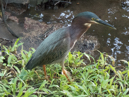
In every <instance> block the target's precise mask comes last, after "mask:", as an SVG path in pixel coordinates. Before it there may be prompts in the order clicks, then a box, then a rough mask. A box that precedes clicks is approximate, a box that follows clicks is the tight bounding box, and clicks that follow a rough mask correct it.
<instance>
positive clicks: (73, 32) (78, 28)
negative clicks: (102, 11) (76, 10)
mask: <svg viewBox="0 0 129 97" xmlns="http://www.w3.org/2000/svg"><path fill="white" fill-rule="evenodd" d="M90 26H91V25H90V24H87V25H82V24H78V25H71V26H70V27H69V31H70V37H71V39H73V40H77V39H79V38H80V37H81V36H82V35H83V34H84V33H85V32H86V31H87V30H88V29H89V28H90Z"/></svg>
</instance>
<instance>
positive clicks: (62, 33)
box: [26, 11, 116, 81]
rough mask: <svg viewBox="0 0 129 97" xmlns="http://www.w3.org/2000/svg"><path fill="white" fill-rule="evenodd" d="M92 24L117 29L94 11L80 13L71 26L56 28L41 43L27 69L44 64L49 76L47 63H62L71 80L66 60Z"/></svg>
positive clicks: (65, 73) (63, 69) (63, 70)
mask: <svg viewBox="0 0 129 97" xmlns="http://www.w3.org/2000/svg"><path fill="white" fill-rule="evenodd" d="M91 24H102V25H106V26H108V27H111V28H113V29H116V28H115V27H113V26H112V25H110V24H109V23H107V22H105V21H103V20H101V19H100V18H99V17H98V16H97V15H96V14H94V13H92V12H88V11H87V12H82V13H79V14H78V15H77V16H75V18H74V19H73V21H72V24H71V26H69V27H66V28H60V29H58V30H56V31H55V32H53V33H52V34H50V35H49V36H48V37H47V38H46V39H45V40H44V41H43V42H42V43H41V44H40V45H39V47H38V48H37V50H36V51H35V53H34V54H33V55H32V57H31V59H30V60H29V62H28V63H27V65H26V69H29V70H31V69H33V68H34V67H36V66H40V65H43V70H44V75H45V78H47V74H46V67H45V65H46V64H52V63H60V64H61V65H62V73H63V74H64V75H65V76H66V78H67V79H68V81H71V79H70V78H69V76H68V72H67V71H66V70H65V66H64V60H65V58H66V56H67V54H68V52H69V51H70V50H71V49H72V48H73V47H74V45H75V43H76V41H77V40H78V39H79V38H80V37H81V36H82V35H83V34H84V33H85V32H86V31H87V30H88V29H89V28H90V26H91Z"/></svg>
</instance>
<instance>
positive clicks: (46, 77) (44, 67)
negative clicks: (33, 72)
mask: <svg viewBox="0 0 129 97" xmlns="http://www.w3.org/2000/svg"><path fill="white" fill-rule="evenodd" d="M43 71H44V75H45V79H46V80H48V81H49V82H51V81H50V80H49V79H48V76H47V73H46V65H43Z"/></svg>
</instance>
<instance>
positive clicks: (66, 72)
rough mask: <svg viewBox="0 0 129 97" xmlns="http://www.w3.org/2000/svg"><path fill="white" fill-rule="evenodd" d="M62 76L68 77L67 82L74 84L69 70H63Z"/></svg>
mask: <svg viewBox="0 0 129 97" xmlns="http://www.w3.org/2000/svg"><path fill="white" fill-rule="evenodd" d="M62 74H63V75H65V76H66V78H67V80H68V81H69V82H72V81H73V80H72V79H71V77H70V76H71V74H70V72H68V71H67V70H65V69H63V70H62Z"/></svg>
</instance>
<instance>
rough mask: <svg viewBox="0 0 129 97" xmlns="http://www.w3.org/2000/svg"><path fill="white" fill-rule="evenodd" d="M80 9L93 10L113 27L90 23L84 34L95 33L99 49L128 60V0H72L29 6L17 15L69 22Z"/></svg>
mask: <svg viewBox="0 0 129 97" xmlns="http://www.w3.org/2000/svg"><path fill="white" fill-rule="evenodd" d="M84 11H91V12H94V13H95V14H97V15H98V16H99V17H100V18H101V19H102V20H105V21H106V22H108V23H110V24H112V25H114V26H115V27H116V28H117V30H113V29H110V28H108V27H106V26H102V25H96V24H94V25H92V27H91V28H90V29H89V30H88V31H87V33H86V34H85V36H87V35H92V36H95V37H96V38H97V39H98V42H99V43H100V47H99V50H100V51H101V52H106V53H108V54H109V55H111V56H113V57H114V58H115V59H116V60H117V61H118V62H119V61H120V60H121V59H125V60H128V61H129V0H73V1H72V4H71V5H70V6H68V7H67V8H62V7H61V8H59V9H58V10H53V9H47V10H44V11H35V9H34V8H33V9H29V10H28V11H27V12H25V13H23V14H22V15H21V16H19V17H23V16H27V17H31V18H33V19H36V20H38V21H40V22H46V23H47V24H51V23H63V25H64V26H69V25H70V23H71V21H72V19H73V18H74V16H75V15H76V14H78V13H80V12H84Z"/></svg>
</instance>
